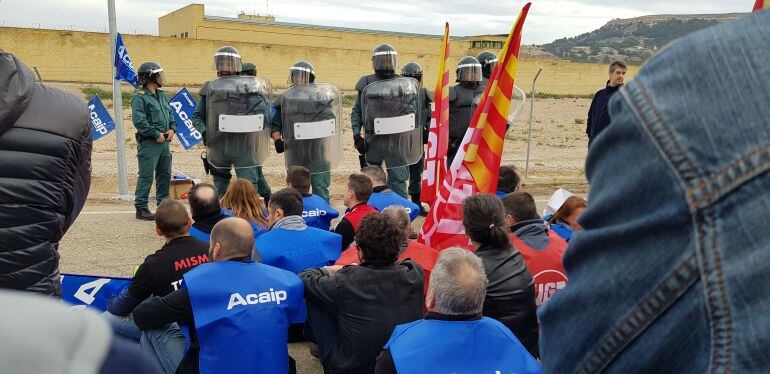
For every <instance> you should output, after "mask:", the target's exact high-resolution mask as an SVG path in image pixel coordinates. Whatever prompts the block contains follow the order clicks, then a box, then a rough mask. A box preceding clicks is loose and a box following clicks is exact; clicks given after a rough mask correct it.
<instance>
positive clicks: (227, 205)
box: [221, 178, 267, 238]
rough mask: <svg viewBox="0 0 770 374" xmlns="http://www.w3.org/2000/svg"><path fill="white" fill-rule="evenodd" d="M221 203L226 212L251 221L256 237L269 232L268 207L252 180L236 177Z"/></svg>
mask: <svg viewBox="0 0 770 374" xmlns="http://www.w3.org/2000/svg"><path fill="white" fill-rule="evenodd" d="M221 203H222V208H224V209H225V210H226V211H227V212H226V213H225V214H227V215H229V216H232V217H238V218H243V219H245V220H246V221H249V223H250V224H251V227H252V229H253V230H254V237H255V238H258V237H259V236H260V235H262V234H264V233H265V232H267V208H265V203H264V202H262V199H261V198H260V197H259V196H258V195H257V191H256V190H254V184H253V183H251V181H249V180H247V179H243V178H236V179H235V181H234V182H232V183H230V185H229V186H228V187H227V192H225V195H224V196H222V202H221Z"/></svg>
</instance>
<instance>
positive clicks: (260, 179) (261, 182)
mask: <svg viewBox="0 0 770 374" xmlns="http://www.w3.org/2000/svg"><path fill="white" fill-rule="evenodd" d="M241 75H248V76H252V77H256V76H257V66H256V65H254V64H253V63H251V62H246V63H244V64H243V65H242V66H241ZM257 192H259V196H260V197H262V200H264V201H265V206H267V205H268V204H269V203H270V195H271V194H272V193H273V191H272V190H271V189H270V184H269V183H267V179H265V174H264V173H262V166H258V167H257Z"/></svg>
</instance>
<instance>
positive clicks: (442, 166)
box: [420, 22, 449, 204]
mask: <svg viewBox="0 0 770 374" xmlns="http://www.w3.org/2000/svg"><path fill="white" fill-rule="evenodd" d="M433 96H434V97H435V98H436V99H435V100H434V102H433V105H434V108H433V113H432V114H431V117H432V118H431V121H430V132H429V134H428V152H427V153H426V154H425V156H426V157H425V171H424V172H423V173H422V192H421V193H420V201H422V202H424V203H427V204H433V202H434V201H435V200H436V196H438V192H439V189H440V186H441V181H442V180H443V179H444V174H445V173H446V154H447V149H448V148H449V22H447V23H446V24H445V26H444V42H443V44H442V46H441V61H440V62H439V69H438V80H436V91H435V92H434V95H433Z"/></svg>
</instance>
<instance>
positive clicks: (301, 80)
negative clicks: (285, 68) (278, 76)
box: [289, 61, 315, 86]
mask: <svg viewBox="0 0 770 374" xmlns="http://www.w3.org/2000/svg"><path fill="white" fill-rule="evenodd" d="M313 82H315V70H313V65H312V64H310V63H309V62H307V61H297V62H295V63H294V65H292V66H291V67H290V68H289V83H290V84H292V85H295V86H299V85H303V84H308V83H313Z"/></svg>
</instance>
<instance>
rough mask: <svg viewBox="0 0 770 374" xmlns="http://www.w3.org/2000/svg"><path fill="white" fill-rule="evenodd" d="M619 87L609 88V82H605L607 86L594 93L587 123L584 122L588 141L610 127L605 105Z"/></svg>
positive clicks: (608, 114)
mask: <svg viewBox="0 0 770 374" xmlns="http://www.w3.org/2000/svg"><path fill="white" fill-rule="evenodd" d="M620 87H621V86H618V87H610V82H609V81H607V86H606V87H605V88H603V89H601V90H599V91H597V92H596V94H595V95H594V99H593V100H592V101H591V108H589V109H588V121H587V122H586V135H588V140H589V142H590V141H593V140H594V138H596V136H597V135H599V133H600V132H602V131H603V130H604V129H606V128H607V126H609V125H610V113H609V111H607V103H609V101H610V98H611V97H612V95H614V94H615V92H618V90H619V89H620Z"/></svg>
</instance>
